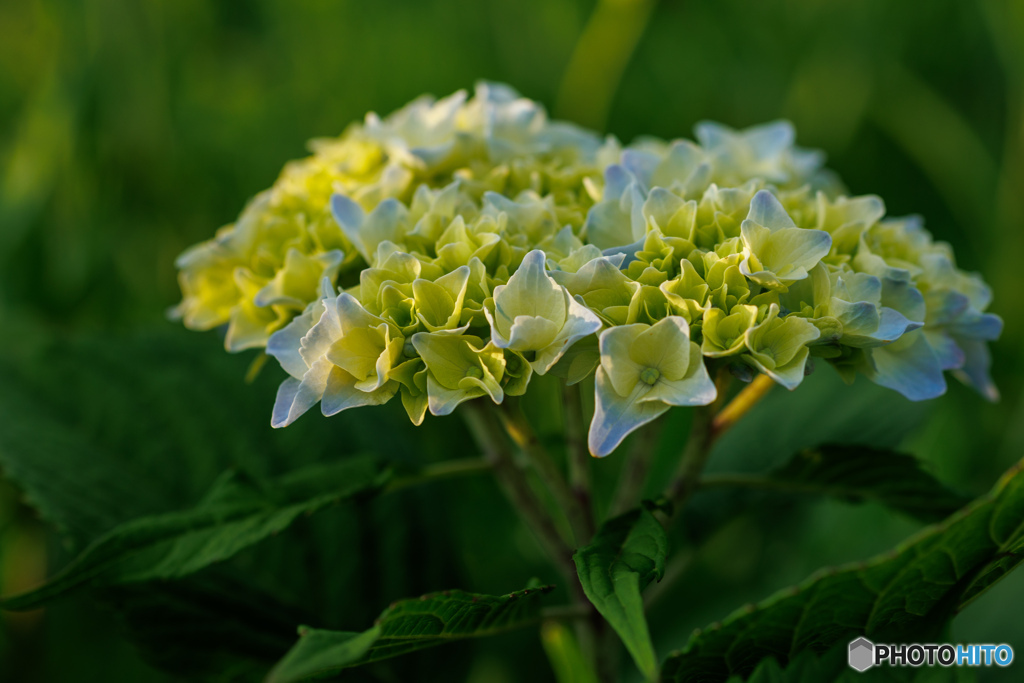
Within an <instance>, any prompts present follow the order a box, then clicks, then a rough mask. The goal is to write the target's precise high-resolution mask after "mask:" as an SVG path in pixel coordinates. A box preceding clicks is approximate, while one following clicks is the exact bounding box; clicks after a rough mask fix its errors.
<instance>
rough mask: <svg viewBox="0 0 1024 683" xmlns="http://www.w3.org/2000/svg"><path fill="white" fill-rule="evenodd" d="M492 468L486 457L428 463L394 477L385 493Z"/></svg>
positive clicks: (386, 487)
mask: <svg viewBox="0 0 1024 683" xmlns="http://www.w3.org/2000/svg"><path fill="white" fill-rule="evenodd" d="M491 469H492V465H491V463H490V462H488V461H487V460H485V459H484V458H461V459H459V460H445V461H444V462H438V463H433V464H431V465H427V466H426V467H424V468H423V469H421V470H420V471H419V472H417V473H416V474H411V475H409V476H406V477H398V478H396V479H393V480H392V481H391V482H389V483H388V485H387V486H385V487H384V491H383V492H384V493H394V492H395V491H401V490H402V489H406V488H409V487H411V486H418V485H419V484H426V483H428V482H433V481H442V480H444V479H453V478H455V477H461V476H465V475H467V474H478V473H480V472H487V471H489V470H491Z"/></svg>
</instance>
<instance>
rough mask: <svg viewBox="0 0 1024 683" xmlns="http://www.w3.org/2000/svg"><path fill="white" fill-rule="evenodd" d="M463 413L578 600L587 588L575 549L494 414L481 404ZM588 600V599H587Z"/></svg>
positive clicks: (462, 409) (509, 494) (507, 491)
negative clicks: (579, 576)
mask: <svg viewBox="0 0 1024 683" xmlns="http://www.w3.org/2000/svg"><path fill="white" fill-rule="evenodd" d="M459 412H460V413H461V414H462V416H463V419H465V421H466V425H467V426H468V427H469V431H470V433H471V434H472V435H473V438H474V440H475V441H476V442H477V444H478V445H479V446H480V448H481V449H482V450H483V451H484V457H485V459H486V460H487V462H488V463H490V465H491V467H492V468H493V470H494V474H495V476H496V478H497V479H498V483H499V485H500V486H501V487H502V489H503V490H504V492H505V495H506V497H507V498H508V500H509V502H511V503H512V505H513V506H514V507H515V508H516V510H517V511H518V512H519V514H520V516H521V517H522V519H523V520H524V521H525V522H526V524H527V525H528V526H529V527H530V529H531V530H532V531H533V533H534V535H535V536H536V537H537V540H538V541H540V544H541V546H542V547H543V548H544V550H545V552H546V553H547V554H548V556H549V557H550V558H551V561H552V562H553V563H554V564H555V566H556V567H557V568H558V570H559V571H560V572H561V573H562V575H563V578H564V579H565V580H566V581H567V582H568V585H569V586H570V587H571V590H573V591H574V592H575V594H576V596H577V597H579V596H581V595H582V592H583V589H582V587H581V586H580V582H579V580H578V579H577V577H576V565H575V563H574V562H573V560H572V549H571V548H569V547H568V546H567V545H566V544H565V543H564V541H563V540H562V537H561V535H560V534H559V533H558V529H557V528H556V526H555V523H554V521H553V520H552V519H551V517H550V516H549V515H548V513H547V511H546V510H545V509H544V505H543V503H542V502H541V501H540V499H538V498H537V496H536V494H535V493H534V492H533V490H532V489H531V488H530V484H529V482H528V481H527V479H526V476H525V474H524V473H523V472H522V470H520V469H519V467H518V466H517V465H516V463H515V461H514V460H513V458H512V451H511V449H510V448H509V447H508V442H507V441H506V440H505V438H504V434H503V433H502V432H503V430H502V428H501V426H500V425H499V424H497V420H496V419H495V418H494V414H493V412H492V411H490V410H488V407H487V406H484V405H481V404H480V402H479V401H469V402H467V403H464V404H463V405H462V406H461V407H460V410H459ZM583 598H584V599H586V598H585V596H583Z"/></svg>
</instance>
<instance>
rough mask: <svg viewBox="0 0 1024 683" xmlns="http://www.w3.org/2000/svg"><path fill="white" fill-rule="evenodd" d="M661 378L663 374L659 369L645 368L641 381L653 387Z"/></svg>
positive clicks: (641, 374)
mask: <svg viewBox="0 0 1024 683" xmlns="http://www.w3.org/2000/svg"><path fill="white" fill-rule="evenodd" d="M659 377H661V373H660V372H659V371H658V368H644V369H643V371H642V372H641V373H640V381H641V382H643V383H644V384H650V385H652V386H653V385H654V383H655V382H657V381H658V378H659Z"/></svg>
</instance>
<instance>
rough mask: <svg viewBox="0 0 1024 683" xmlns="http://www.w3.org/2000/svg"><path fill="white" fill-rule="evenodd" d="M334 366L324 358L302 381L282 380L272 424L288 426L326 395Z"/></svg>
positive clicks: (315, 364) (274, 425) (310, 369)
mask: <svg viewBox="0 0 1024 683" xmlns="http://www.w3.org/2000/svg"><path fill="white" fill-rule="evenodd" d="M333 367H334V364H333V363H331V362H330V361H329V360H327V359H326V358H324V359H322V360H319V361H317V362H316V363H314V364H313V366H312V367H311V368H309V370H308V371H307V372H306V374H305V375H304V376H303V378H302V381H301V382H300V381H298V380H292V379H287V380H285V381H284V382H282V383H281V386H280V388H279V389H278V391H277V399H276V401H275V402H274V413H273V416H272V417H271V422H270V424H271V426H273V427H287V426H288V425H290V424H291V423H292V422H295V420H297V419H298V418H299V416H301V415H302V414H303V413H305V412H306V411H307V410H309V409H310V408H312V407H313V406H315V405H316V403H317V401H319V400H320V399H321V398H322V397H323V395H324V390H325V389H326V387H327V379H328V377H329V376H330V374H331V369H332V368H333Z"/></svg>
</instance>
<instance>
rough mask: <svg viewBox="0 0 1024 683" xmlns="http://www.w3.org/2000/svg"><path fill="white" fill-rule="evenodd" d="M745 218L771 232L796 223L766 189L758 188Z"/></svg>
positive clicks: (794, 225) (793, 225)
mask: <svg viewBox="0 0 1024 683" xmlns="http://www.w3.org/2000/svg"><path fill="white" fill-rule="evenodd" d="M747 220H752V221H754V222H755V223H757V224H759V225H763V226H764V227H766V228H768V229H769V230H771V231H773V232H774V231H775V230H779V229H780V228H795V227H796V223H794V222H793V219H792V218H790V216H789V214H788V213H786V209H785V208H783V206H782V204H781V203H780V202H779V200H778V199H777V198H776V197H775V195H773V194H772V193H771V192H769V191H768V190H759V191H758V192H757V194H755V195H754V198H753V199H751V200H750V212H749V213H748V214H747ZM830 242H831V238H830Z"/></svg>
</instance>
